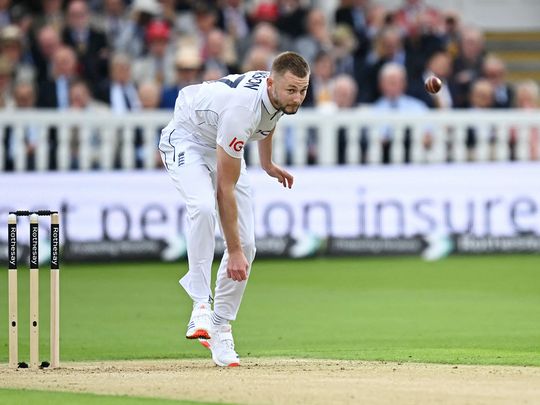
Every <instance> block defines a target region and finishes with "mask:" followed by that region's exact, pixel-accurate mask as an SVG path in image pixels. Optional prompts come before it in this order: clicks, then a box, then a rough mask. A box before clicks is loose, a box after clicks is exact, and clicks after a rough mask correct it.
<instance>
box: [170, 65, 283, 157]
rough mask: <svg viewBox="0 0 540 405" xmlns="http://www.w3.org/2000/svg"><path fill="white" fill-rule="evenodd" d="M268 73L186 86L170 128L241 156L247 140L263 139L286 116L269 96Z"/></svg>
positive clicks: (244, 75)
mask: <svg viewBox="0 0 540 405" xmlns="http://www.w3.org/2000/svg"><path fill="white" fill-rule="evenodd" d="M269 75H270V72H265V71H252V72H247V73H244V74H241V75H229V76H226V77H224V78H222V79H219V80H216V81H211V82H204V83H202V84H196V85H192V86H187V87H184V88H183V89H182V90H181V91H180V92H179V93H178V98H177V99H176V104H175V107H174V116H173V119H172V120H171V122H170V123H169V124H168V128H173V129H178V130H179V131H178V132H180V133H182V137H185V136H187V137H190V138H192V140H193V141H194V142H197V143H199V144H203V145H206V146H210V147H213V148H216V145H220V146H221V147H222V148H223V149H224V150H225V151H226V152H227V153H228V154H229V155H230V156H232V157H235V158H241V157H242V155H243V153H244V145H245V144H246V142H249V141H258V140H261V139H264V138H265V137H266V136H268V135H269V134H270V132H271V131H272V130H273V129H274V127H275V126H276V123H277V121H278V120H279V118H280V117H281V116H282V115H283V112H281V111H279V110H277V109H276V108H275V107H274V106H273V105H272V103H271V102H270V99H269V97H268V90H267V87H266V79H267V78H268V76H269Z"/></svg>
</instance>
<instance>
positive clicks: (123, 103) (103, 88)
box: [97, 53, 141, 114]
mask: <svg viewBox="0 0 540 405" xmlns="http://www.w3.org/2000/svg"><path fill="white" fill-rule="evenodd" d="M131 65H132V61H131V59H130V58H129V56H128V55H126V54H121V53H117V54H114V55H113V57H112V59H111V67H110V70H111V78H110V80H109V79H106V80H104V81H102V82H101V84H100V86H99V91H98V95H97V98H98V99H100V100H101V101H104V102H105V103H107V104H108V105H109V106H110V107H111V110H112V111H113V112H115V113H117V114H124V113H126V112H129V111H137V110H140V108H141V101H140V100H139V95H138V92H137V88H136V87H135V83H134V82H133V80H132V78H131Z"/></svg>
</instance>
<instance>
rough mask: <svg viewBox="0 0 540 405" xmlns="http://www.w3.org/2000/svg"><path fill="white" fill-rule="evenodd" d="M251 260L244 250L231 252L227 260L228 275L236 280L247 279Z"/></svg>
mask: <svg viewBox="0 0 540 405" xmlns="http://www.w3.org/2000/svg"><path fill="white" fill-rule="evenodd" d="M248 268H249V262H248V261H247V259H246V256H245V255H244V252H243V251H242V250H239V251H237V252H229V260H228V262H227V277H229V278H231V279H233V280H234V281H245V280H247V274H248Z"/></svg>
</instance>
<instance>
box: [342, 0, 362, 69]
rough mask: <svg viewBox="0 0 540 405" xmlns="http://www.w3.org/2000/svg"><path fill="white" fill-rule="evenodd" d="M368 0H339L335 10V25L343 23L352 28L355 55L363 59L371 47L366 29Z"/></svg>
mask: <svg viewBox="0 0 540 405" xmlns="http://www.w3.org/2000/svg"><path fill="white" fill-rule="evenodd" d="M369 7H370V0H341V1H340V2H339V6H338V8H337V9H336V12H335V22H336V24H337V25H339V24H344V25H347V26H349V27H351V29H352V30H353V32H354V34H355V36H356V42H357V44H358V45H357V47H356V57H358V58H359V59H360V60H361V61H363V60H364V59H365V57H366V55H367V53H368V51H369V49H370V48H371V38H370V35H369V29H368V18H369Z"/></svg>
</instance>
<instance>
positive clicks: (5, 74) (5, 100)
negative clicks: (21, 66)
mask: <svg viewBox="0 0 540 405" xmlns="http://www.w3.org/2000/svg"><path fill="white" fill-rule="evenodd" d="M13 70H14V69H13V64H12V63H11V61H10V60H9V59H8V58H6V57H5V56H3V55H0V108H6V107H10V106H13V94H12V84H13Z"/></svg>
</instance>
